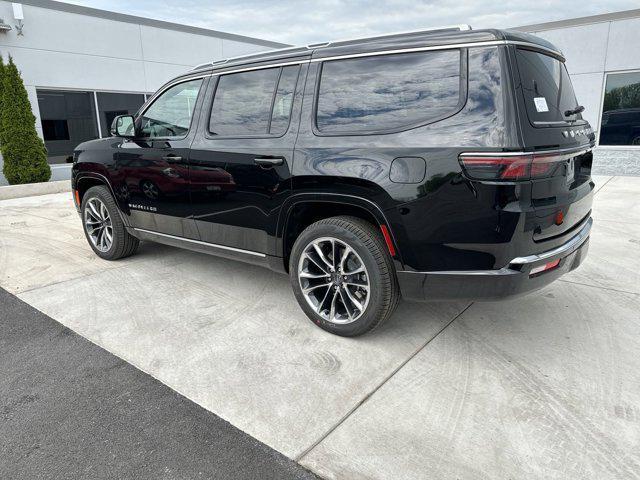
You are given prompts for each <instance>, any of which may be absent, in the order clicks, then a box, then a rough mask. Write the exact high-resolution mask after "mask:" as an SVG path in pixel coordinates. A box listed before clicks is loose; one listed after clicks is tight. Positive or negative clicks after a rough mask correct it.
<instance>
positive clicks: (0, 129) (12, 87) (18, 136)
mask: <svg viewBox="0 0 640 480" xmlns="http://www.w3.org/2000/svg"><path fill="white" fill-rule="evenodd" d="M3 70H4V73H3V77H4V78H3V79H2V85H3V87H2V102H1V103H0V105H1V106H2V110H0V135H1V137H0V140H1V141H2V144H1V145H0V151H1V152H2V157H3V159H4V168H3V170H2V172H3V173H4V176H5V177H6V179H7V180H8V181H9V183H10V184H12V185H15V184H20V183H34V182H47V181H49V178H51V169H50V168H49V164H48V163H47V149H46V148H45V146H44V143H43V141H42V139H41V138H40V137H38V133H37V132H36V127H35V121H36V117H34V116H33V113H31V103H30V102H29V97H28V95H27V90H26V89H25V88H24V83H23V81H22V77H21V76H20V72H19V71H18V68H17V67H16V65H15V63H13V59H12V58H11V57H9V63H8V64H7V65H5V66H4V68H3Z"/></svg>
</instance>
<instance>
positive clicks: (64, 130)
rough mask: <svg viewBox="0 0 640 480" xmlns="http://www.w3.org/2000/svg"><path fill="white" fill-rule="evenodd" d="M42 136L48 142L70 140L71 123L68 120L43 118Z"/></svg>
mask: <svg viewBox="0 0 640 480" xmlns="http://www.w3.org/2000/svg"><path fill="white" fill-rule="evenodd" d="M42 136H43V137H44V140H45V141H46V142H48V141H51V140H69V123H68V122H67V121H66V120H42Z"/></svg>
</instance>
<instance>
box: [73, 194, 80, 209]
mask: <svg viewBox="0 0 640 480" xmlns="http://www.w3.org/2000/svg"><path fill="white" fill-rule="evenodd" d="M73 199H74V200H75V201H76V205H77V206H78V207H79V206H80V192H78V190H74V191H73Z"/></svg>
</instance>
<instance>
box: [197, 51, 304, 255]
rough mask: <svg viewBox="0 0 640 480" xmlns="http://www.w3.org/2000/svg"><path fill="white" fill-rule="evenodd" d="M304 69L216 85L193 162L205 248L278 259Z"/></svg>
mask: <svg viewBox="0 0 640 480" xmlns="http://www.w3.org/2000/svg"><path fill="white" fill-rule="evenodd" d="M290 63H292V64H290ZM302 63H303V62H302V61H301V62H300V63H296V62H287V65H284V66H265V67H263V68H259V67H258V68H256V67H253V68H250V69H244V70H240V71H238V70H235V71H231V72H229V73H221V74H219V75H217V76H214V77H213V78H212V80H211V87H210V89H209V92H208V94H207V98H206V99H205V104H204V107H203V112H202V117H201V121H200V127H199V131H198V135H197V136H196V139H195V141H194V143H193V144H192V150H191V157H190V170H191V199H192V208H193V216H194V219H195V223H196V226H197V229H198V231H199V233H200V238H201V240H202V241H205V242H207V243H212V244H215V245H219V246H224V247H231V248H233V249H238V250H241V251H242V252H243V253H249V254H259V255H274V254H275V238H274V235H275V231H276V223H277V218H278V214H279V212H280V208H281V206H282V204H283V202H284V200H285V199H286V198H287V196H288V195H289V194H290V191H291V165H292V161H293V151H294V145H295V140H296V135H297V129H298V122H297V118H298V117H299V103H300V101H299V99H298V100H297V101H296V97H298V96H299V95H300V93H301V88H302V85H301V84H302V83H303V82H302V79H303V78H304V73H306V68H307V66H306V64H304V65H303V64H302Z"/></svg>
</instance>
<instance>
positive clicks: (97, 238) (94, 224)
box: [84, 198, 113, 252]
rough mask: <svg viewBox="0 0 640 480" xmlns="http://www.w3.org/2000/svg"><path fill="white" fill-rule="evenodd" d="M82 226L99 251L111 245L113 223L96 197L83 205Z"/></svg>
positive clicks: (103, 250) (107, 248) (107, 211)
mask: <svg viewBox="0 0 640 480" xmlns="http://www.w3.org/2000/svg"><path fill="white" fill-rule="evenodd" d="M84 226H85V229H86V231H87V235H88V236H89V239H90V240H91V243H92V244H93V246H94V247H96V248H97V249H98V250H100V251H101V252H108V251H109V249H110V248H111V245H113V225H112V223H111V216H110V215H109V210H107V207H106V206H105V204H104V203H102V202H101V201H100V200H99V199H98V198H91V199H89V200H88V201H87V203H86V205H85V207H84Z"/></svg>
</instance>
